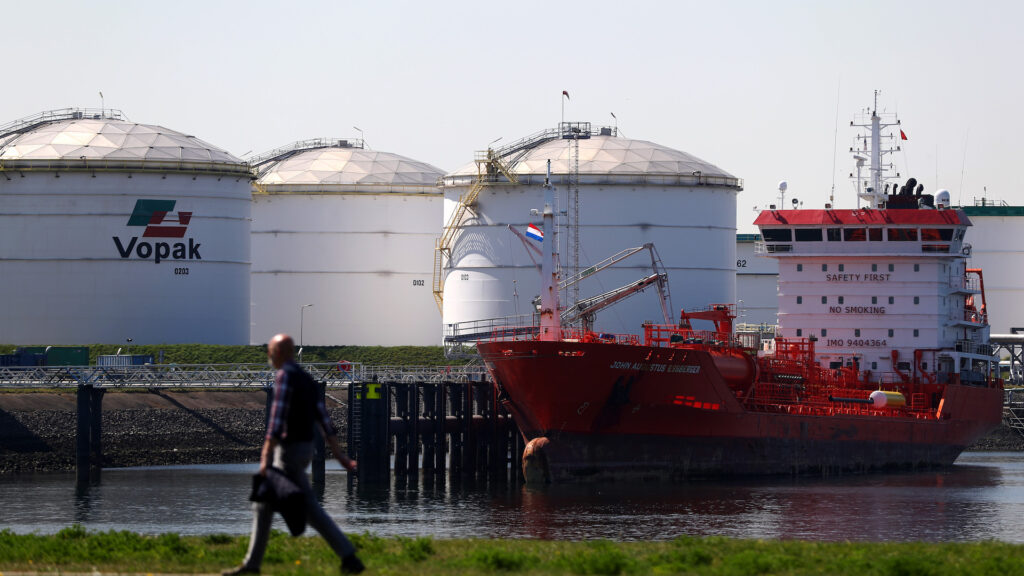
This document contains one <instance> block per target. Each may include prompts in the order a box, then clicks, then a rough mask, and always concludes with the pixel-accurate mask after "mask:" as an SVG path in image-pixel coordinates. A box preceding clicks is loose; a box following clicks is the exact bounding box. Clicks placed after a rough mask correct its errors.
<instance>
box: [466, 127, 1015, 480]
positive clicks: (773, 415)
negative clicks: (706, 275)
mask: <svg viewBox="0 0 1024 576" xmlns="http://www.w3.org/2000/svg"><path fill="white" fill-rule="evenodd" d="M872 117H873V121H874V122H875V123H876V130H875V132H874V134H876V135H877V134H878V130H877V123H878V122H879V120H878V119H877V117H876V116H874V114H873V113H872ZM873 145H874V146H876V147H877V140H874V143H873ZM880 174H881V171H876V173H875V176H876V180H875V186H873V187H868V188H867V190H866V191H863V192H861V194H860V197H861V198H864V199H865V200H867V202H868V204H867V206H866V207H864V208H858V209H856V210H850V209H842V210H841V209H833V208H832V207H831V206H826V209H824V210H804V209H797V210H778V209H775V207H774V206H772V208H771V209H769V210H765V211H763V212H762V213H761V214H760V216H759V217H758V219H757V221H756V222H755V223H756V224H757V225H758V226H759V227H760V229H761V234H762V237H763V242H762V243H761V245H760V246H759V249H760V251H761V252H762V253H764V254H765V256H767V257H773V258H777V259H778V261H779V336H777V337H775V338H773V339H768V340H766V341H765V342H760V341H759V338H758V337H757V336H756V335H752V334H737V333H736V331H735V330H734V325H733V320H734V319H735V317H736V311H735V308H734V306H732V305H729V304H719V305H713V306H710V307H709V308H708V309H707V310H702V311H697V312H686V311H684V312H682V313H681V314H680V317H679V321H678V323H671V324H663V325H654V324H647V325H644V327H643V335H642V337H641V336H637V335H612V334H601V333H596V332H594V331H591V330H589V329H587V325H586V324H585V323H584V325H583V326H582V327H579V326H575V327H569V326H567V325H566V323H565V322H564V316H565V310H563V309H562V308H561V306H560V304H559V297H558V289H559V282H558V272H557V270H556V266H555V262H556V259H555V256H554V248H553V247H552V246H550V245H549V244H547V243H545V249H546V252H545V254H544V260H543V265H542V266H543V268H542V292H541V296H540V316H539V322H538V323H537V325H535V326H532V327H531V326H527V327H524V326H509V327H506V328H505V329H503V330H502V329H499V330H496V331H494V332H492V333H491V334H490V336H489V338H488V339H487V340H486V341H480V342H479V343H478V345H477V348H478V350H479V352H480V354H481V356H482V358H483V360H484V362H485V364H486V366H487V368H488V370H489V371H490V373H491V375H492V377H493V379H494V382H495V386H496V387H497V390H498V394H499V398H500V399H501V401H502V402H503V404H504V405H505V407H506V408H507V409H508V410H509V412H510V413H511V414H512V416H513V418H514V419H515V421H516V423H517V424H518V426H519V429H520V430H521V432H522V433H523V435H524V436H525V438H526V439H527V440H528V445H527V450H526V454H525V456H524V464H523V465H524V471H525V472H526V475H527V479H528V481H565V480H579V479H585V478H670V479H675V478H686V477H693V476H709V475H736V474H745V475H749V474H807V473H814V474H819V473H820V474H829V473H839V472H847V471H867V470H875V469H890V468H917V467H930V466H943V465H950V464H952V463H953V461H954V460H956V458H957V457H958V456H959V454H960V453H961V452H962V451H963V450H964V449H966V448H967V447H969V446H970V445H971V444H972V443H974V442H975V441H976V440H977V439H979V438H980V437H981V436H983V435H984V434H986V433H987V432H989V431H990V430H992V429H993V428H995V427H996V426H998V425H999V424H1000V421H1001V417H1002V401H1003V389H1002V381H1001V380H999V379H998V378H997V377H996V370H997V360H996V358H995V357H994V356H993V349H992V347H991V346H990V345H989V344H988V334H989V331H988V322H987V310H986V307H985V298H984V285H983V282H982V274H981V271H980V270H976V269H970V268H967V266H966V261H967V255H969V252H970V248H969V245H967V244H965V243H963V237H964V233H965V231H966V229H967V227H969V226H970V225H971V223H970V220H969V219H968V218H967V216H966V215H965V214H964V213H963V212H962V211H960V210H957V209H953V208H950V207H949V206H948V204H949V199H948V192H945V191H940V192H938V193H937V194H936V195H935V196H934V197H933V196H931V195H927V194H922V192H921V188H919V187H916V186H917V183H916V181H914V180H913V179H911V180H910V181H908V182H907V184H906V185H904V186H903V187H902V188H901V189H899V190H897V189H896V186H895V185H894V186H893V193H892V194H887V193H883V192H882V190H881V184H882V181H881V176H880ZM546 187H547V188H548V193H549V194H548V196H546V202H545V209H544V227H545V229H544V238H551V237H552V230H553V209H552V206H551V204H552V203H553V202H551V201H549V197H550V196H552V194H551V187H550V185H547V186H546ZM886 189H888V186H886ZM780 190H783V192H784V190H785V188H784V186H780ZM886 192H888V190H886ZM648 280H649V279H648ZM648 283H650V282H648ZM638 286H639V284H638ZM819 302H820V304H819ZM694 322H704V323H705V324H706V325H710V326H713V328H711V329H709V330H699V329H696V328H695V327H694V324H693V323H694Z"/></svg>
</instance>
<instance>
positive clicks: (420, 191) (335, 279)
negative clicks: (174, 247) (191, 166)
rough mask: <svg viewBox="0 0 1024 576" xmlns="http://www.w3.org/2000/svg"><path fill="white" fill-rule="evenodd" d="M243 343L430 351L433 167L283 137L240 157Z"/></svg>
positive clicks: (331, 142) (353, 143)
mask: <svg viewBox="0 0 1024 576" xmlns="http://www.w3.org/2000/svg"><path fill="white" fill-rule="evenodd" d="M250 162H251V164H252V165H253V166H254V168H255V169H256V170H257V171H258V175H259V177H258V179H257V180H256V183H255V190H254V192H253V204H252V218H253V221H252V328H251V331H250V336H249V339H250V341H251V342H252V343H254V344H258V343H263V342H266V341H267V340H268V339H269V338H270V337H271V336H273V335H274V334H276V333H278V332H282V331H287V332H290V333H292V334H294V336H295V338H296V341H297V342H299V343H300V344H316V345H346V344H358V345H381V346H395V345H437V344H438V343H439V342H440V334H441V319H440V317H439V315H438V313H437V310H436V309H435V307H434V305H433V300H432V297H431V293H430V270H431V269H430V265H431V262H432V261H433V260H432V258H433V250H434V238H435V237H436V236H437V233H438V229H439V228H440V224H439V222H440V221H441V209H442V202H441V191H440V189H439V188H438V185H437V182H438V179H439V178H440V177H441V176H442V175H443V174H444V172H443V171H442V170H440V169H438V168H436V167H434V166H431V165H430V164H426V163H424V162H418V161H416V160H412V159H410V158H406V157H404V156H400V155H398V154H392V153H390V152H380V151H376V150H369V149H367V148H365V147H364V145H363V142H362V141H361V140H355V139H348V140H342V139H313V140H305V141H300V142H295V143H294V144H291V145H288V146H285V147H283V148H280V149H277V150H272V151H270V152H268V153H266V154H262V155H260V156H258V157H255V158H253V159H251V160H250Z"/></svg>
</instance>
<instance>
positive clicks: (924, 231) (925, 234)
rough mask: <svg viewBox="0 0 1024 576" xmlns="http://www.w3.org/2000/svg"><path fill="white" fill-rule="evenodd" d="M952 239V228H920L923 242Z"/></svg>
mask: <svg viewBox="0 0 1024 576" xmlns="http://www.w3.org/2000/svg"><path fill="white" fill-rule="evenodd" d="M952 239H953V229H952V228H921V240H923V241H925V242H934V241H937V240H944V241H946V242H949V241H950V240H952Z"/></svg>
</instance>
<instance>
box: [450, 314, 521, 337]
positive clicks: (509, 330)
mask: <svg viewBox="0 0 1024 576" xmlns="http://www.w3.org/2000/svg"><path fill="white" fill-rule="evenodd" d="M538 325H539V322H538V318H537V315H536V314H520V315H518V316H502V317H499V318H485V319H483V320H469V321H466V322H456V323H452V324H445V326H444V341H445V343H446V344H455V343H469V342H487V341H490V340H494V339H500V340H507V339H509V338H510V337H530V336H536V335H537V333H538V331H539V329H538Z"/></svg>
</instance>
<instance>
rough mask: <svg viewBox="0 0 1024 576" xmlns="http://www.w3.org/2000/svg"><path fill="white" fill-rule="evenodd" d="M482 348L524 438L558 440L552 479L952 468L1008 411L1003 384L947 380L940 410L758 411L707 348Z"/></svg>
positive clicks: (732, 370) (511, 344) (551, 458)
mask: <svg viewBox="0 0 1024 576" xmlns="http://www.w3.org/2000/svg"><path fill="white" fill-rule="evenodd" d="M479 350H480V352H481V354H482V356H483V358H484V360H485V362H486V363H487V366H488V369H489V370H490V372H491V374H492V376H493V377H494V379H495V382H496V385H497V386H498V388H499V394H500V397H502V398H503V399H505V402H506V406H507V407H508V408H509V410H510V412H511V413H512V414H513V417H514V418H515V419H516V422H517V423H518V425H519V427H520V430H521V431H522V432H523V435H524V436H525V437H526V438H527V439H528V440H529V439H533V438H538V437H542V436H543V437H546V438H548V440H549V441H550V443H549V445H548V446H547V447H546V458H547V460H548V464H549V467H550V474H551V477H552V479H553V480H564V479H572V478H576V479H578V478H582V477H615V478H620V477H688V476H701V475H722V474H777V473H797V474H800V473H816V472H822V473H827V472H830V471H831V472H840V471H849V470H871V469H879V468H892V467H920V466H936V465H948V464H951V463H952V462H953V461H954V460H955V459H956V457H957V456H958V455H959V454H960V452H962V451H963V450H964V449H965V448H966V447H968V446H970V445H971V444H972V443H973V442H974V441H976V440H977V439H978V438H980V437H981V436H983V435H984V434H986V433H987V432H988V431H990V430H991V429H993V428H994V427H996V426H998V425H999V423H1000V421H1001V416H1002V390H1001V389H1000V388H997V387H981V386H962V385H956V384H950V385H946V386H944V389H943V391H942V398H941V400H942V404H941V406H942V407H941V411H940V410H934V411H931V412H922V411H920V410H919V411H917V412H914V413H911V412H900V411H893V410H871V409H867V408H860V407H853V408H849V409H844V408H841V407H840V408H836V409H831V410H830V411H828V412H827V413H825V412H822V411H821V410H814V409H811V407H809V406H803V405H800V404H790V405H778V406H772V407H767V408H766V407H762V408H760V409H757V410H752V409H750V407H748V406H745V405H744V404H743V402H742V401H741V400H740V399H739V398H740V397H741V395H740V394H738V393H737V391H736V389H737V386H736V384H737V382H736V380H735V379H736V378H737V374H738V373H741V372H742V369H741V367H737V365H736V362H735V361H730V362H724V363H723V362H722V356H721V355H718V356H717V357H716V356H715V354H713V353H712V352H709V351H707V350H701V349H680V348H664V347H649V346H637V345H625V344H612V343H601V342H590V343H582V342H540V341H506V342H489V343H485V344H480V345H479ZM716 360H717V364H716ZM720 366H722V367H724V369H723V370H720V369H719V367H720ZM723 372H725V374H723ZM751 374H752V373H751ZM730 384H732V385H733V386H732V387H730Z"/></svg>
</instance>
